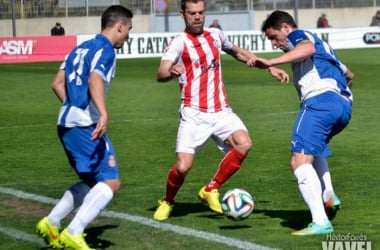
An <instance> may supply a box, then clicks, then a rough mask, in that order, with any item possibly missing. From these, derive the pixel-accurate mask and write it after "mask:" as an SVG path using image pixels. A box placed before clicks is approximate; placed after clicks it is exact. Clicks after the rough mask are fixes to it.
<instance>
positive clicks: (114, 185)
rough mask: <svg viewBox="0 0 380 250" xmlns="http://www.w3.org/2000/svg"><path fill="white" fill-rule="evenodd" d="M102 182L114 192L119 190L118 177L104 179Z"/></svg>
mask: <svg viewBox="0 0 380 250" xmlns="http://www.w3.org/2000/svg"><path fill="white" fill-rule="evenodd" d="M104 183H105V184H107V185H108V186H109V187H110V188H111V190H112V192H113V193H114V194H116V193H117V192H118V191H119V190H120V187H121V182H120V180H119V179H115V180H107V181H104Z"/></svg>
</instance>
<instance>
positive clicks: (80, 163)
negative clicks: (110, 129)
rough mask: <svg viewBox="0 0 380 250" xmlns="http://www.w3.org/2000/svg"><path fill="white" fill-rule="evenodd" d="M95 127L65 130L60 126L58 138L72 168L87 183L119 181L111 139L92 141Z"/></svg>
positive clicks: (105, 137) (104, 137)
mask: <svg viewBox="0 0 380 250" xmlns="http://www.w3.org/2000/svg"><path fill="white" fill-rule="evenodd" d="M94 128H95V126H90V127H73V128H65V127H61V126H58V136H59V139H60V140H61V143H62V145H63V147H64V149H65V152H66V154H67V157H68V159H69V162H70V164H71V166H72V167H73V168H74V169H75V171H76V173H77V174H78V176H79V178H80V179H82V180H83V181H85V182H88V181H89V182H100V181H105V180H112V179H119V169H118V165H117V160H116V154H115V150H114V149H113V146H112V143H111V141H110V140H109V138H108V137H107V136H106V135H104V136H103V137H102V138H100V139H98V140H95V141H91V133H92V131H93V130H94Z"/></svg>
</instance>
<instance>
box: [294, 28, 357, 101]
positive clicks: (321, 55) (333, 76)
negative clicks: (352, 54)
mask: <svg viewBox="0 0 380 250" xmlns="http://www.w3.org/2000/svg"><path fill="white" fill-rule="evenodd" d="M287 39H288V41H287V43H288V45H287V47H288V50H292V49H293V48H295V47H296V46H297V44H299V43H302V42H304V41H311V42H312V43H313V44H314V47H315V50H316V52H315V54H314V55H313V56H311V57H309V58H307V59H305V60H302V61H300V62H295V63H292V69H293V77H294V84H295V87H296V89H297V91H298V96H299V98H300V100H301V101H303V100H305V99H307V98H310V97H313V96H316V95H319V94H321V93H324V92H326V91H335V92H337V93H339V94H342V95H344V96H346V97H347V98H349V99H351V100H352V99H353V96H352V93H351V91H350V89H349V88H348V86H347V80H346V78H345V76H344V72H345V71H346V70H347V68H346V66H345V65H344V64H342V63H341V62H340V61H339V59H338V57H337V55H336V53H335V51H334V50H333V49H332V48H331V47H330V46H329V45H328V44H327V43H326V42H324V41H322V40H321V39H320V38H318V37H317V36H316V35H315V34H313V33H311V32H309V31H305V30H300V29H297V30H295V31H293V32H291V33H290V34H289V35H288V38H287Z"/></svg>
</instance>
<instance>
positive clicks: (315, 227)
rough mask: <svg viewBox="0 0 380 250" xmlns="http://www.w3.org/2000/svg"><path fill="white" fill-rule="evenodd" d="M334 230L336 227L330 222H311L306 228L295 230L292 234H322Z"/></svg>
mask: <svg viewBox="0 0 380 250" xmlns="http://www.w3.org/2000/svg"><path fill="white" fill-rule="evenodd" d="M333 232H334V228H333V226H332V225H331V223H330V222H328V223H326V224H325V225H319V224H315V223H313V222H312V223H310V224H309V225H308V226H307V227H306V228H304V229H301V230H298V231H293V232H292V235H297V236H306V235H320V234H331V233H333Z"/></svg>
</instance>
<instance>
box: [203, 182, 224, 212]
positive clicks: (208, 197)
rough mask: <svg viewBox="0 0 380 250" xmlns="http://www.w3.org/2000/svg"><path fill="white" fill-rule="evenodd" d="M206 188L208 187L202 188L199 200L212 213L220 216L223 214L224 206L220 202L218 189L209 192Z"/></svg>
mask: <svg viewBox="0 0 380 250" xmlns="http://www.w3.org/2000/svg"><path fill="white" fill-rule="evenodd" d="M205 188H206V186H204V187H203V188H201V190H199V193H198V197H199V199H201V200H202V201H204V202H205V203H206V204H207V205H208V207H209V208H210V209H211V210H212V211H214V212H216V213H218V214H223V210H222V205H221V204H220V201H219V191H218V189H213V190H211V191H210V192H207V191H206V190H205Z"/></svg>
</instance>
